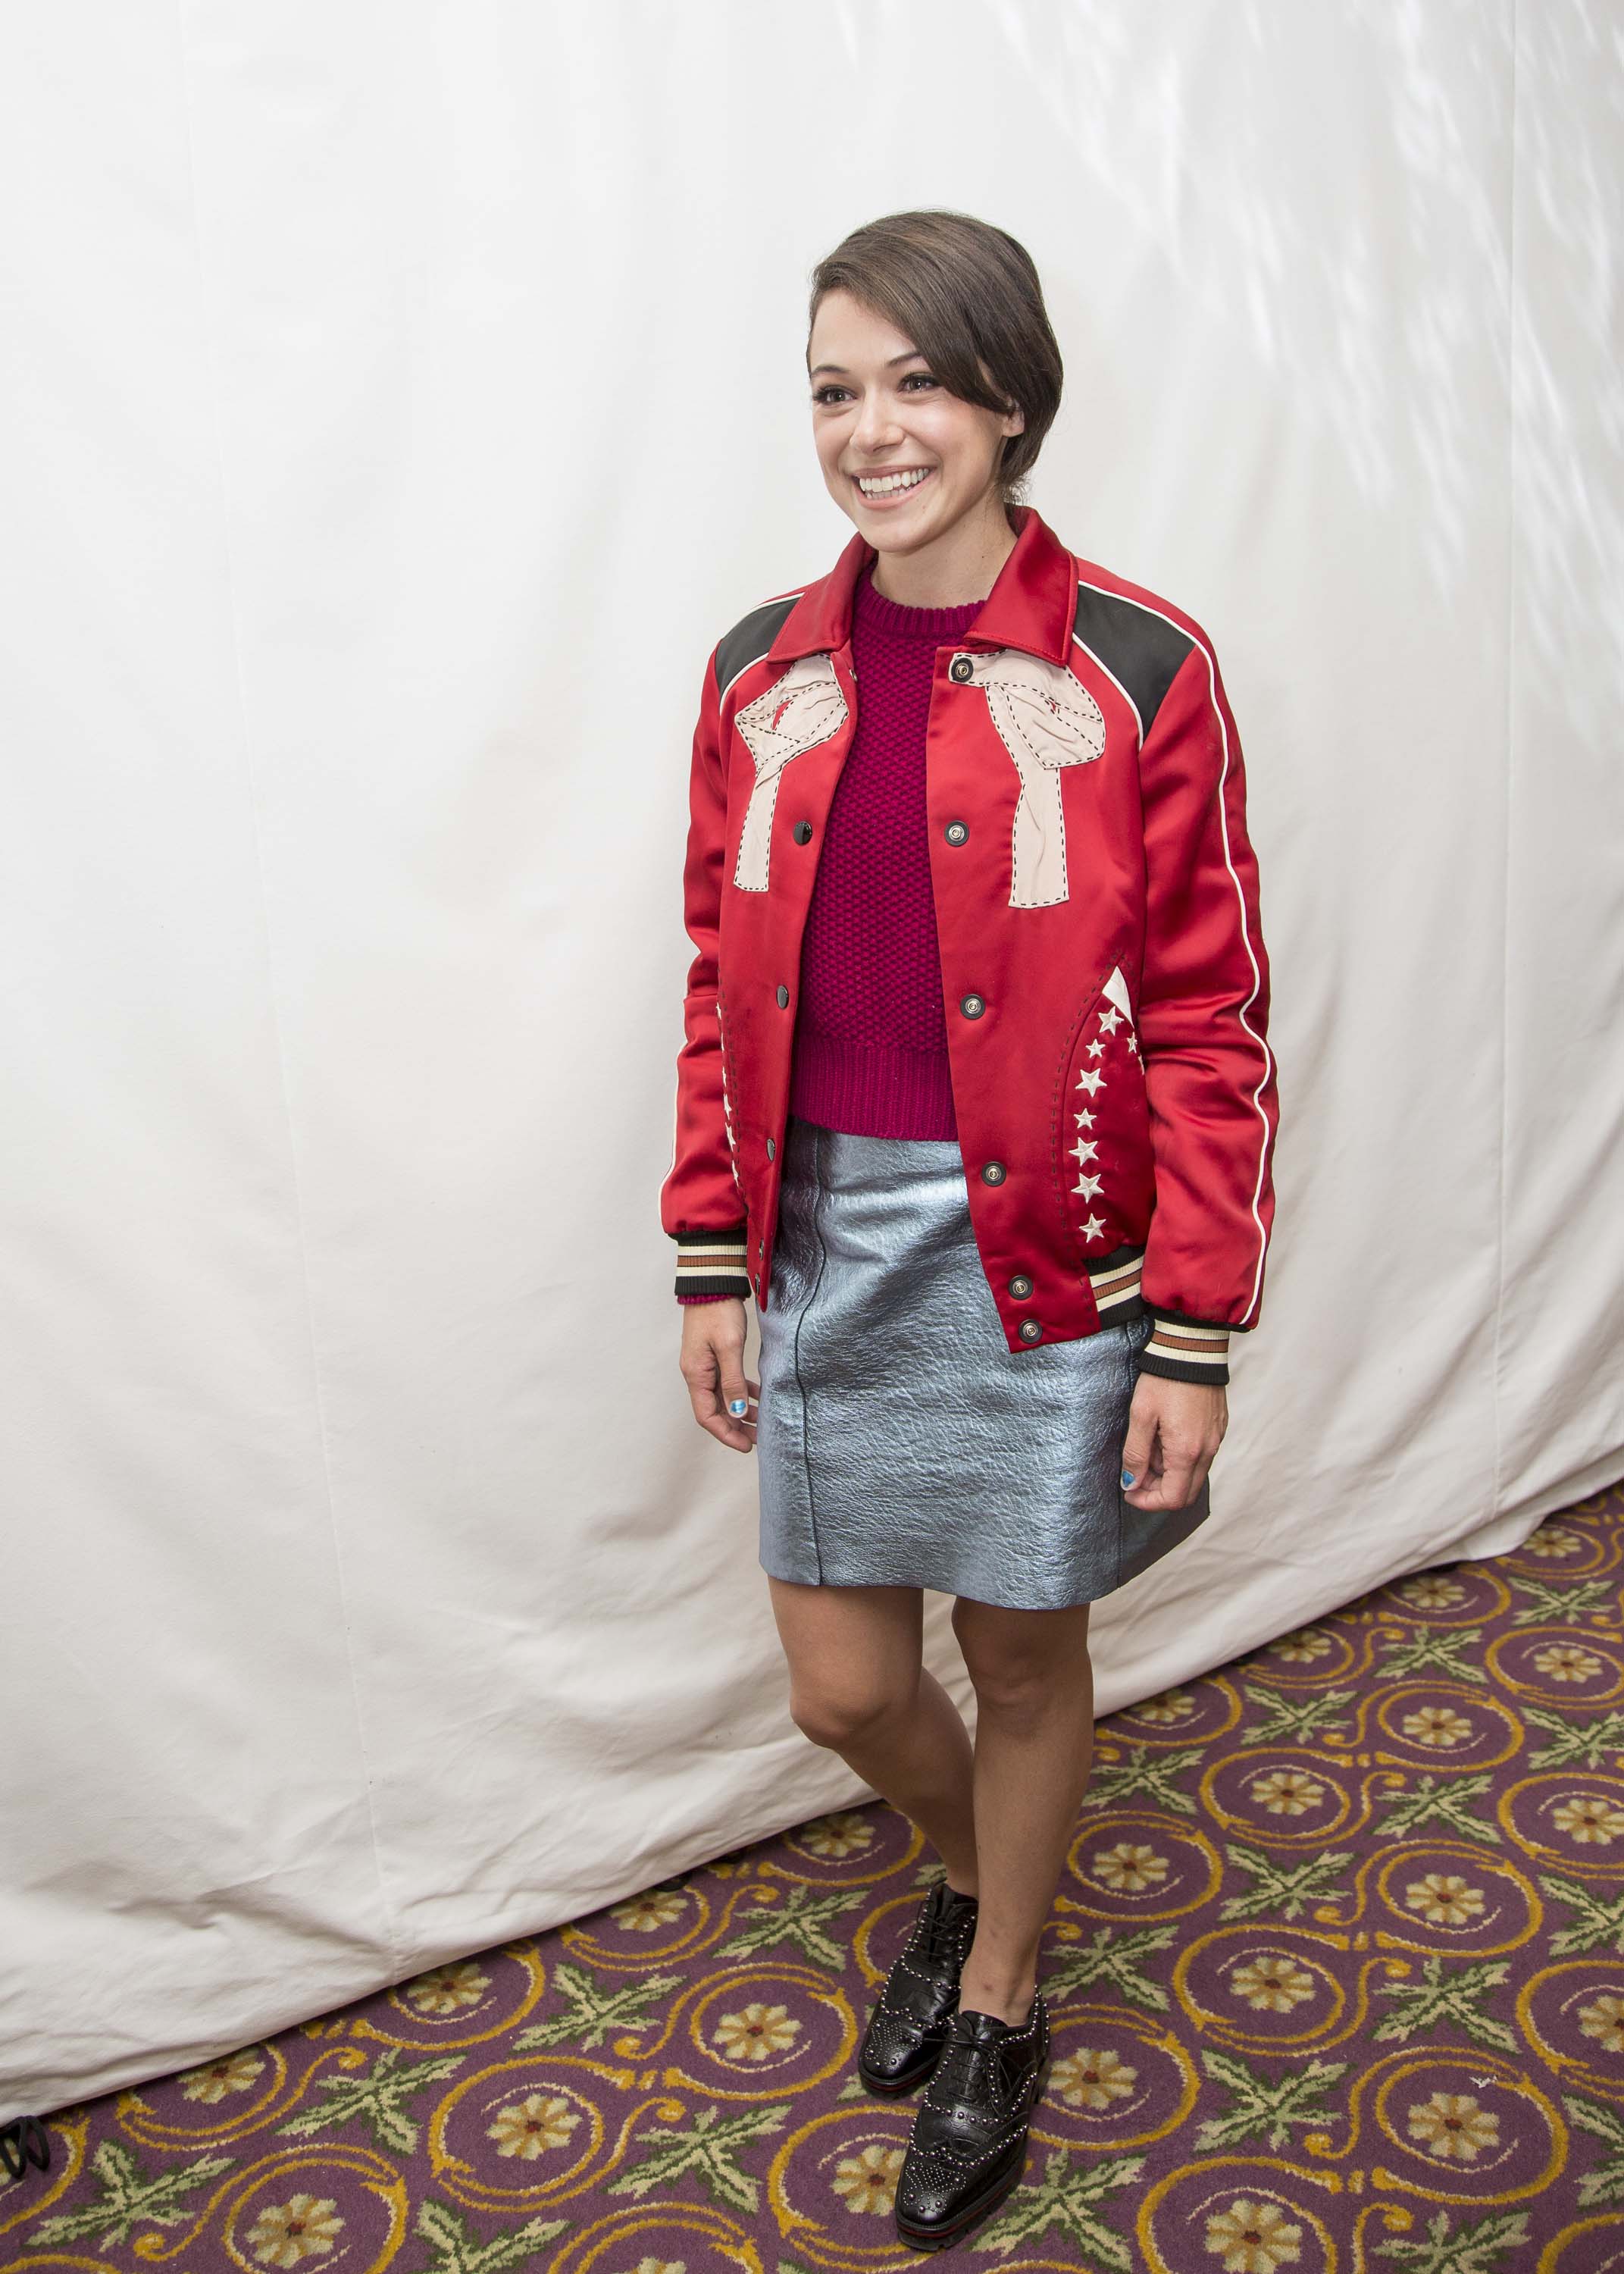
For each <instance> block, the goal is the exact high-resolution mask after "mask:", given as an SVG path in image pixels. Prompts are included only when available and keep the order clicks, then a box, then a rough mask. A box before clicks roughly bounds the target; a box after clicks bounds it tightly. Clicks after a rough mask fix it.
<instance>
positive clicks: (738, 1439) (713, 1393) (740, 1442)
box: [682, 1334, 756, 1453]
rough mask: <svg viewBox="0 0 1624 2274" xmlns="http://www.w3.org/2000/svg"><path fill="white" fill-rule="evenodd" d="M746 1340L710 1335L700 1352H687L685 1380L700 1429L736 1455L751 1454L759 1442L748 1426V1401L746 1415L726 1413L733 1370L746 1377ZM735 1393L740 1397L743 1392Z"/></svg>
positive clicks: (737, 1391)
mask: <svg viewBox="0 0 1624 2274" xmlns="http://www.w3.org/2000/svg"><path fill="white" fill-rule="evenodd" d="M742 1349H743V1343H742V1339H737V1340H736V1339H734V1338H733V1337H729V1336H726V1335H725V1334H724V1335H718V1336H717V1337H714V1338H713V1337H710V1336H707V1337H706V1338H705V1339H704V1340H703V1342H702V1343H701V1344H699V1346H698V1348H697V1349H690V1350H688V1352H685V1354H684V1358H683V1361H682V1378H683V1380H684V1382H687V1384H688V1402H689V1403H690V1404H691V1405H692V1406H693V1409H694V1419H695V1421H697V1422H698V1424H699V1426H700V1427H701V1428H702V1429H703V1430H704V1431H706V1432H707V1434H709V1435H711V1436H712V1437H714V1438H716V1439H717V1441H718V1443H720V1444H724V1445H727V1446H730V1447H731V1448H732V1449H733V1450H734V1451H735V1452H740V1453H748V1452H749V1451H750V1450H751V1449H752V1448H753V1446H754V1444H755V1442H756V1440H755V1436H754V1434H753V1433H752V1431H751V1430H750V1429H748V1428H747V1427H746V1426H745V1421H746V1419H748V1399H747V1401H746V1406H747V1410H746V1414H745V1415H744V1416H734V1415H733V1414H730V1413H729V1412H727V1410H726V1398H727V1397H728V1395H729V1392H728V1391H727V1389H726V1382H727V1380H728V1376H729V1373H730V1370H731V1371H732V1372H733V1373H734V1374H740V1375H742V1367H741V1364H740V1357H741V1352H742ZM732 1394H733V1396H738V1395H739V1394H740V1391H739V1390H734V1391H733V1393H732Z"/></svg>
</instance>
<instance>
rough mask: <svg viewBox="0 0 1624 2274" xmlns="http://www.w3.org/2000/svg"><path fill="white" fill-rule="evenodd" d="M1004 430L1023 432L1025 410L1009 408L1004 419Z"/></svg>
mask: <svg viewBox="0 0 1624 2274" xmlns="http://www.w3.org/2000/svg"><path fill="white" fill-rule="evenodd" d="M1004 433H1006V434H1024V433H1026V412H1025V411H1024V410H1011V412H1010V413H1009V414H1008V416H1007V417H1006V418H1005V419H1004Z"/></svg>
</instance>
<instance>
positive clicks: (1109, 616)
mask: <svg viewBox="0 0 1624 2274" xmlns="http://www.w3.org/2000/svg"><path fill="white" fill-rule="evenodd" d="M1074 629H1075V630H1076V633H1077V636H1078V637H1079V639H1080V640H1081V641H1082V643H1083V645H1084V646H1085V647H1086V648H1090V649H1092V650H1093V651H1094V654H1095V655H1097V656H1098V657H1099V659H1100V660H1101V663H1102V664H1103V665H1104V666H1105V668H1106V669H1107V671H1109V673H1110V674H1111V676H1112V678H1113V679H1116V680H1117V681H1120V682H1121V684H1122V685H1123V686H1124V688H1126V689H1127V691H1128V694H1129V695H1130V697H1132V701H1133V704H1134V706H1135V708H1136V709H1137V710H1138V712H1139V725H1140V727H1141V729H1142V731H1143V733H1144V734H1145V735H1146V736H1148V735H1149V733H1150V727H1151V721H1152V719H1154V717H1155V715H1156V713H1157V712H1158V711H1159V710H1160V709H1161V708H1162V697H1163V696H1164V695H1165V694H1166V693H1167V691H1168V689H1169V687H1170V686H1171V685H1172V684H1173V681H1174V680H1175V679H1176V678H1177V675H1178V667H1179V666H1180V665H1181V664H1182V663H1183V662H1184V658H1185V657H1186V656H1187V655H1188V654H1189V652H1190V651H1191V649H1192V647H1193V646H1194V645H1195V642H1194V641H1193V640H1192V638H1191V637H1190V635H1189V634H1188V633H1187V632H1181V631H1180V630H1179V629H1178V626H1177V624H1170V623H1169V621H1168V620H1167V618H1166V617H1165V616H1159V615H1157V614H1156V613H1155V611H1154V609H1152V608H1147V607H1145V606H1142V605H1141V603H1140V602H1139V601H1138V600H1130V599H1124V597H1123V595H1122V594H1121V593H1120V592H1102V591H1101V590H1100V588H1099V586H1098V585H1097V584H1079V586H1078V588H1077V615H1076V618H1075V622H1074Z"/></svg>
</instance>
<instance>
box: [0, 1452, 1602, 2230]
mask: <svg viewBox="0 0 1624 2274" xmlns="http://www.w3.org/2000/svg"><path fill="white" fill-rule="evenodd" d="M1621 1553H1624V1490H1620V1489H1619V1488H1615V1489H1614V1490H1613V1491H1612V1492H1610V1493H1606V1494H1603V1495H1598V1497H1596V1498H1595V1499H1592V1500H1590V1501H1586V1502H1583V1503H1581V1504H1580V1505H1579V1506H1577V1507H1575V1508H1572V1509H1568V1510H1563V1511H1562V1512H1561V1513H1560V1515H1558V1516H1555V1517H1550V1518H1548V1519H1547V1520H1546V1521H1545V1523H1544V1524H1543V1525H1541V1526H1540V1528H1539V1530H1538V1532H1536V1533H1535V1534H1534V1536H1533V1538H1532V1539H1531V1540H1530V1541H1529V1542H1528V1544H1527V1545H1526V1547H1522V1549H1520V1550H1519V1551H1518V1552H1517V1553H1516V1554H1515V1555H1507V1556H1502V1557H1500V1558H1498V1559H1497V1560H1495V1561H1493V1562H1483V1563H1459V1564H1455V1565H1453V1566H1449V1567H1447V1568H1444V1569H1440V1570H1433V1571H1429V1572H1426V1573H1425V1574H1423V1575H1421V1576H1419V1577H1415V1578H1410V1579H1406V1580H1402V1581H1400V1582H1399V1583H1397V1584H1396V1585H1394V1586H1391V1587H1387V1588H1384V1589H1382V1590H1381V1591H1380V1593H1376V1594H1373V1595H1371V1596H1368V1597H1366V1598H1365V1600H1362V1601H1359V1602H1357V1603H1353V1604H1350V1606H1349V1607H1348V1608H1347V1609H1345V1610H1343V1611H1341V1612H1339V1613H1337V1614H1336V1615H1334V1616H1331V1617H1328V1618H1326V1619H1323V1620H1321V1621H1319V1623H1317V1624H1316V1625H1314V1626H1312V1627H1309V1628H1305V1629H1304V1630H1302V1631H1301V1632H1300V1633H1297V1634H1293V1635H1288V1636H1286V1637H1284V1638H1282V1639H1281V1640H1280V1641H1278V1642H1276V1643H1274V1644H1272V1645H1268V1646H1267V1647H1266V1648H1265V1649H1262V1650H1260V1651H1259V1652H1258V1653H1256V1654H1255V1655H1254V1656H1252V1657H1251V1658H1248V1659H1244V1660H1240V1661H1238V1662H1237V1663H1236V1664H1234V1665H1231V1666H1228V1667H1225V1668H1221V1669H1220V1670H1219V1671H1217V1672H1215V1673H1214V1674H1211V1675H1207V1676H1206V1677H1205V1678H1204V1679H1202V1680H1200V1681H1197V1682H1191V1683H1186V1684H1185V1685H1184V1686H1183V1687H1182V1688H1179V1689H1177V1690H1169V1691H1167V1692H1166V1693H1165V1694H1163V1695H1162V1696H1161V1697H1159V1698H1151V1699H1149V1700H1147V1702H1146V1703H1145V1704H1143V1705H1140V1706H1136V1707H1134V1708H1132V1709H1131V1710H1128V1711H1125V1712H1123V1713H1116V1714H1114V1715H1113V1716H1112V1717H1111V1718H1110V1719H1109V1721H1105V1722H1102V1723H1101V1727H1100V1731H1099V1750H1098V1758H1097V1766H1096V1768H1095V1771H1094V1779H1093V1782H1092V1786H1091V1788H1090V1792H1089V1796H1088V1798H1087V1800H1086V1803H1085V1805H1084V1808H1083V1810H1082V1812H1081V1815H1080V1816H1079V1820H1078V1827H1077V1837H1076V1840H1075V1842H1074V1844H1073V1846H1072V1849H1071V1856H1070V1859H1069V1864H1068V1868H1067V1871H1066V1872H1065V1875H1064V1879H1063V1882H1062V1885H1061V1887H1060V1890H1059V1893H1058V1894H1057V1896H1056V1903H1055V1909H1054V1914H1053V1917H1052V1920H1051V1922H1050V1925H1049V1931H1048V1934H1047V1937H1046V1939H1045V1944H1044V1950H1043V1959H1042V1983H1043V1987H1044V1989H1045V1992H1047V1995H1048V1997H1049V2001H1050V2003H1051V2006H1052V2008H1053V2013H1054V2024H1055V2062H1054V2069H1053V2074H1052V2076H1051V2079H1050V2082H1049V2092H1048V2097H1047V2098H1046V2099H1045V2101H1044V2102H1043V2104H1042V2106H1041V2110H1040V2112H1039V2115H1038V2118H1037V2120H1036V2122H1035V2124H1034V2129H1033V2135H1032V2151H1031V2155H1030V2158H1029V2161H1028V2164H1027V2168H1026V2183H1025V2184H1024V2186H1023V2187H1020V2188H1019V2190H1018V2192H1017V2193H1016V2194H1014V2195H1011V2197H1010V2198H1009V2199H1008V2201H1007V2202H1005V2203H1004V2206H1003V2208H1002V2209H1001V2210H999V2211H998V2212H997V2213H996V2214H995V2216H994V2218H992V2219H991V2220H990V2221H989V2223H988V2224H987V2225H984V2226H982V2227H981V2228H979V2229H977V2230H976V2231H975V2232H974V2233H973V2234H972V2235H971V2236H970V2237H969V2238H968V2240H966V2242H965V2243H964V2244H963V2245H961V2246H960V2247H959V2248H958V2249H956V2250H953V2251H949V2252H944V2253H943V2254H941V2258H942V2263H944V2265H947V2264H951V2263H954V2262H956V2261H959V2260H965V2261H975V2262H977V2263H981V2264H983V2265H986V2264H996V2265H998V2266H1003V2267H1009V2268H1024V2269H1038V2268H1066V2269H1081V2270H1086V2274H1140V2270H1147V2274H1624V1623H1621V1622H1620V1577H1619V1566H1620V1555H1621ZM933 1869H934V1859H933V1858H932V1856H930V1855H929V1854H927V1853H925V1852H923V1851H922V1850H921V1843H920V1841H919V1840H918V1839H917V1838H916V1837H915V1835H914V1833H913V1831H912V1829H911V1827H910V1826H909V1825H908V1824H907V1823H906V1821H905V1820H904V1819H902V1818H899V1817H898V1816H896V1815H895V1814H893V1813H892V1812H891V1811H890V1810H889V1809H887V1808H885V1807H883V1806H871V1807H868V1808H862V1809H854V1810H853V1811H850V1812H849V1813H842V1814H839V1815H834V1816H826V1817H822V1818H818V1819H817V1820H816V1822H813V1823H810V1824H806V1825H802V1826H800V1827H799V1829H797V1830H796V1831H794V1832H792V1833H790V1834H786V1835H785V1836H784V1837H783V1838H781V1839H777V1840H771V1841H763V1842H760V1843H758V1844H757V1845H756V1846H755V1847H752V1848H747V1849H741V1850H739V1851H738V1852H737V1853H736V1854H734V1855H733V1856H727V1857H726V1858H724V1859H723V1860H722V1861H720V1862H718V1863H716V1864H711V1866H709V1867H708V1868H707V1869H705V1870H703V1871H694V1872H691V1873H689V1874H688V1876H687V1877H685V1878H683V1879H678V1880H673V1881H672V1882H671V1883H669V1884H668V1885H665V1886H658V1887H651V1888H650V1889H649V1890H648V1892H647V1893H646V1894H641V1895H637V1896H635V1897H634V1898H632V1899H631V1900H630V1901H627V1902H622V1903H616V1904H614V1905H613V1906H612V1907H611V1908H610V1909H607V1910H605V1911H601V1912H598V1913H597V1914H595V1915H594V1916H591V1917H589V1918H584V1919H580V1920H577V1921H576V1922H575V1924H572V1925H569V1926H567V1927H562V1928H560V1929H557V1930H555V1931H553V1932H551V1933H548V1934H545V1935H541V1936H538V1937H535V1938H528V1939H524V1940H523V1941H519V1942H515V1943H510V1944H508V1945H507V1946H505V1947H503V1948H501V1949H500V1950H491V1951H486V1952H484V1953H482V1954H480V1955H479V1956H477V1957H475V1958H470V1959H467V1960H465V1961H463V1962H462V1963H460V1964H456V1965H449V1966H442V1967H437V1968H436V1969H434V1970H433V1971H432V1973H429V1974H425V1975H422V1976H420V1977H418V1978H417V1980H415V1981H412V1982H408V1983H405V1984H402V1985H401V1987H399V1988H398V1989H396V1990H393V1991H389V1992H384V1993H381V1994H380V1995H379V1996H376V1997H372V1998H366V1999H362V2000H361V2001H360V2002H359V2003H358V2004H356V2005H354V2006H350V2007H346V2008H345V2009H344V2010H343V2011H342V2012H341V2013H337V2014H330V2015H328V2016H327V2018H326V2019H325V2020H322V2021H319V2022H311V2023H309V2024H308V2025H307V2026H306V2027H305V2028H304V2029H294V2030H290V2031H289V2032H287V2033H286V2034H285V2035H284V2036H282V2037H276V2038H274V2039H271V2040H269V2041H267V2042H265V2043H262V2044H252V2045H248V2046H244V2048H243V2050H242V2051H241V2052H236V2053H232V2054H230V2055H229V2056H227V2057H226V2058H225V2059H221V2060H218V2061H214V2062H211V2063H210V2064H208V2066H207V2067H203V2068H200V2069H196V2070H192V2071H190V2072H188V2073H187V2074H184V2075H181V2076H178V2077H171V2078H167V2079H165V2080H164V2081H163V2082H161V2083H157V2084H151V2085H147V2086H145V2087H143V2088H142V2089H141V2090H139V2092H124V2093H119V2094H113V2095H109V2096H108V2097H106V2098H105V2099H102V2100H99V2101H95V2102H94V2103H91V2104H89V2105H86V2106H84V2107H81V2108H77V2109H68V2110H64V2111H63V2112H61V2113H60V2114H58V2115H57V2116H56V2117H55V2118H53V2119H52V2120H51V2122H50V2127H49V2128H50V2133H51V2138H52V2146H53V2150H54V2153H55V2158H56V2160H55V2162H54V2164H53V2166H52V2169H51V2171H50V2172H49V2174H46V2175H43V2176H41V2175H38V2174H30V2175H29V2177H28V2178H27V2179H26V2180H23V2181H21V2182H19V2183H18V2184H16V2185H14V2186H11V2187H6V2188H5V2189H4V2191H0V2265H3V2266H5V2267H8V2268H19V2269H21V2268H30V2269H32V2268H39V2269H46V2268H49V2269H60V2270H70V2269H71V2270H74V2274H98V2270H113V2269H117V2270H118V2274H124V2270H128V2269H134V2268H138V2267H143V2268H151V2267H169V2268H172V2269H175V2270H176V2274H217V2270H218V2274H223V2270H225V2269H227V2268H238V2269H246V2270H249V2274H258V2270H260V2269H266V2268H296V2267H297V2268H302V2269H304V2270H305V2274H379V2270H381V2269H383V2268H385V2267H390V2268H394V2269H395V2270H396V2274H497V2270H499V2269H502V2268H508V2267H545V2268H549V2269H558V2270H560V2274H587V2270H589V2269H592V2270H599V2274H740V2270H746V2274H813V2270H819V2269H829V2270H850V2274H857V2270H861V2269H866V2268H870V2267H883V2266H890V2265H895V2264H900V2263H904V2262H906V2261H909V2260H912V2259H913V2258H914V2253H913V2252H911V2251H910V2250H908V2249H907V2248H906V2246H905V2245H903V2244H901V2243H899V2242H898V2239H897V2236H896V2233H895V2231H894V2229H893V2227H892V2225H891V2196H892V2190H893V2187H894V2186H895V2181H896V2174H897V2170H898V2165H899V2164H900V2162H901V2160H902V2150H903V2145H904V2142H905V2141H906V2137H907V2133H908V2128H909V2126H910V2124H911V2122H912V2120H913V2112H914V2105H915V2104H914V2102H912V2101H906V2102H902V2103H900V2104H887V2103H883V2102H877V2101H875V2100H872V2099H870V2098H869V2097H868V2096H867V2095H866V2094H864V2093H863V2092H862V2091H861V2088H860V2087H859V2086H858V2084H857V2082H856V2080H855V2077H854V2075H853V2067H852V2056H853V2051H854V2048H855V2045H856V2043H857V2039H858V2037H859V2035H860V2034H861V2029H862V2025H863V2022H864V2020H865V2019H866V2016H867V2014H868V2007H869V2004H870V2002H871V2000H872V1997H873V1994H874V1991H875V1987H876V1984H877V1983H878V1982H879V1980H880V1979H881V1978H882V1977H883V1974H884V1971H885V1969H886V1968H887V1967H888V1966H889V1964H890V1962H891V1958H892V1956H893V1954H895V1951H896V1949H897V1947H898V1944H899V1942H900V1940H901V1938H902V1936H903V1933H904V1931H906V1924H907V1922H908V1920H909V1919H910V1917H911V1916H912V1914H913V1912H914V1908H915V1906H916V1905H917V1902H918V1901H919V1896H920V1893H921V1889H922V1888H923V1887H924V1886H926V1885H927V1884H928V1883H929V1879H930V1878H931V1876H932V1872H933Z"/></svg>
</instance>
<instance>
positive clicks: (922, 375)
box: [902, 371, 941, 387]
mask: <svg viewBox="0 0 1624 2274" xmlns="http://www.w3.org/2000/svg"><path fill="white" fill-rule="evenodd" d="M910 379H922V380H924V382H925V384H926V386H927V387H938V386H940V384H941V381H940V380H936V379H933V378H932V377H931V375H930V373H929V372H928V371H911V372H909V373H907V375H906V378H905V379H904V380H903V382H902V384H903V385H904V387H906V385H907V383H908V380H910Z"/></svg>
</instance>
